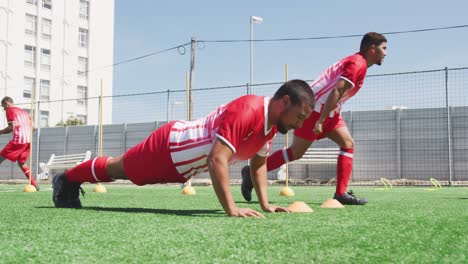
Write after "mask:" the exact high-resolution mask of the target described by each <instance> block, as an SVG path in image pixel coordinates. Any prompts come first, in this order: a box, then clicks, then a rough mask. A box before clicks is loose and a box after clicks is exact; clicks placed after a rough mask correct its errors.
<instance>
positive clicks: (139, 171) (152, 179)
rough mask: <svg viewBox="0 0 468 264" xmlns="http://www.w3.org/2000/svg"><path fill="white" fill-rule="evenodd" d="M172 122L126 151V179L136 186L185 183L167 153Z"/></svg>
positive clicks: (124, 158)
mask: <svg viewBox="0 0 468 264" xmlns="http://www.w3.org/2000/svg"><path fill="white" fill-rule="evenodd" d="M173 125H174V122H171V123H168V124H165V125H164V126H162V127H160V128H158V129H156V130H155V131H153V133H151V135H149V136H148V137H147V138H146V139H145V140H143V142H141V143H139V144H137V145H136V146H134V147H132V148H131V149H129V150H127V152H125V154H124V156H123V164H124V170H125V174H126V175H127V178H128V179H129V180H130V181H132V182H133V183H134V184H136V185H145V184H154V183H170V182H178V183H182V182H186V181H187V179H186V178H184V177H183V176H181V175H180V174H179V173H178V172H177V169H176V168H175V166H174V164H173V162H172V158H171V153H170V152H169V133H170V131H171V128H172V126H173Z"/></svg>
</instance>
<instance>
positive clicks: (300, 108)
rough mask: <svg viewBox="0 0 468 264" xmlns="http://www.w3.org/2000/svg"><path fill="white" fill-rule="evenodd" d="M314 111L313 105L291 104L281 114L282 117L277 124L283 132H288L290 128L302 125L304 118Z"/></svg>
mask: <svg viewBox="0 0 468 264" xmlns="http://www.w3.org/2000/svg"><path fill="white" fill-rule="evenodd" d="M311 113H312V107H310V106H309V105H308V104H306V103H303V104H302V105H292V104H289V106H287V107H286V108H285V110H284V111H283V112H281V114H280V118H279V119H278V122H277V124H276V126H277V127H278V131H279V132H280V133H281V134H286V133H288V130H290V129H295V128H299V127H302V124H303V123H304V120H306V119H307V118H308V117H309V116H310V114H311Z"/></svg>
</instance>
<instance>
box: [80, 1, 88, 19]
mask: <svg viewBox="0 0 468 264" xmlns="http://www.w3.org/2000/svg"><path fill="white" fill-rule="evenodd" d="M88 16H89V1H88V0H80V17H81V18H84V19H88Z"/></svg>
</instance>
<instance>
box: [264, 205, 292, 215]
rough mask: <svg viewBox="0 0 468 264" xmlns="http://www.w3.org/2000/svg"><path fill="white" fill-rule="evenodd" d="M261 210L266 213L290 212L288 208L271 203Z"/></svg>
mask: <svg viewBox="0 0 468 264" xmlns="http://www.w3.org/2000/svg"><path fill="white" fill-rule="evenodd" d="M263 211H265V212H267V213H279V212H282V213H290V212H291V211H289V209H288V208H285V207H281V206H277V205H272V204H270V205H268V206H265V208H263Z"/></svg>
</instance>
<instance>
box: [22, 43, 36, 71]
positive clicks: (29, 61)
mask: <svg viewBox="0 0 468 264" xmlns="http://www.w3.org/2000/svg"><path fill="white" fill-rule="evenodd" d="M24 65H25V66H29V67H32V66H34V65H36V47H33V46H29V45H24Z"/></svg>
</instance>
